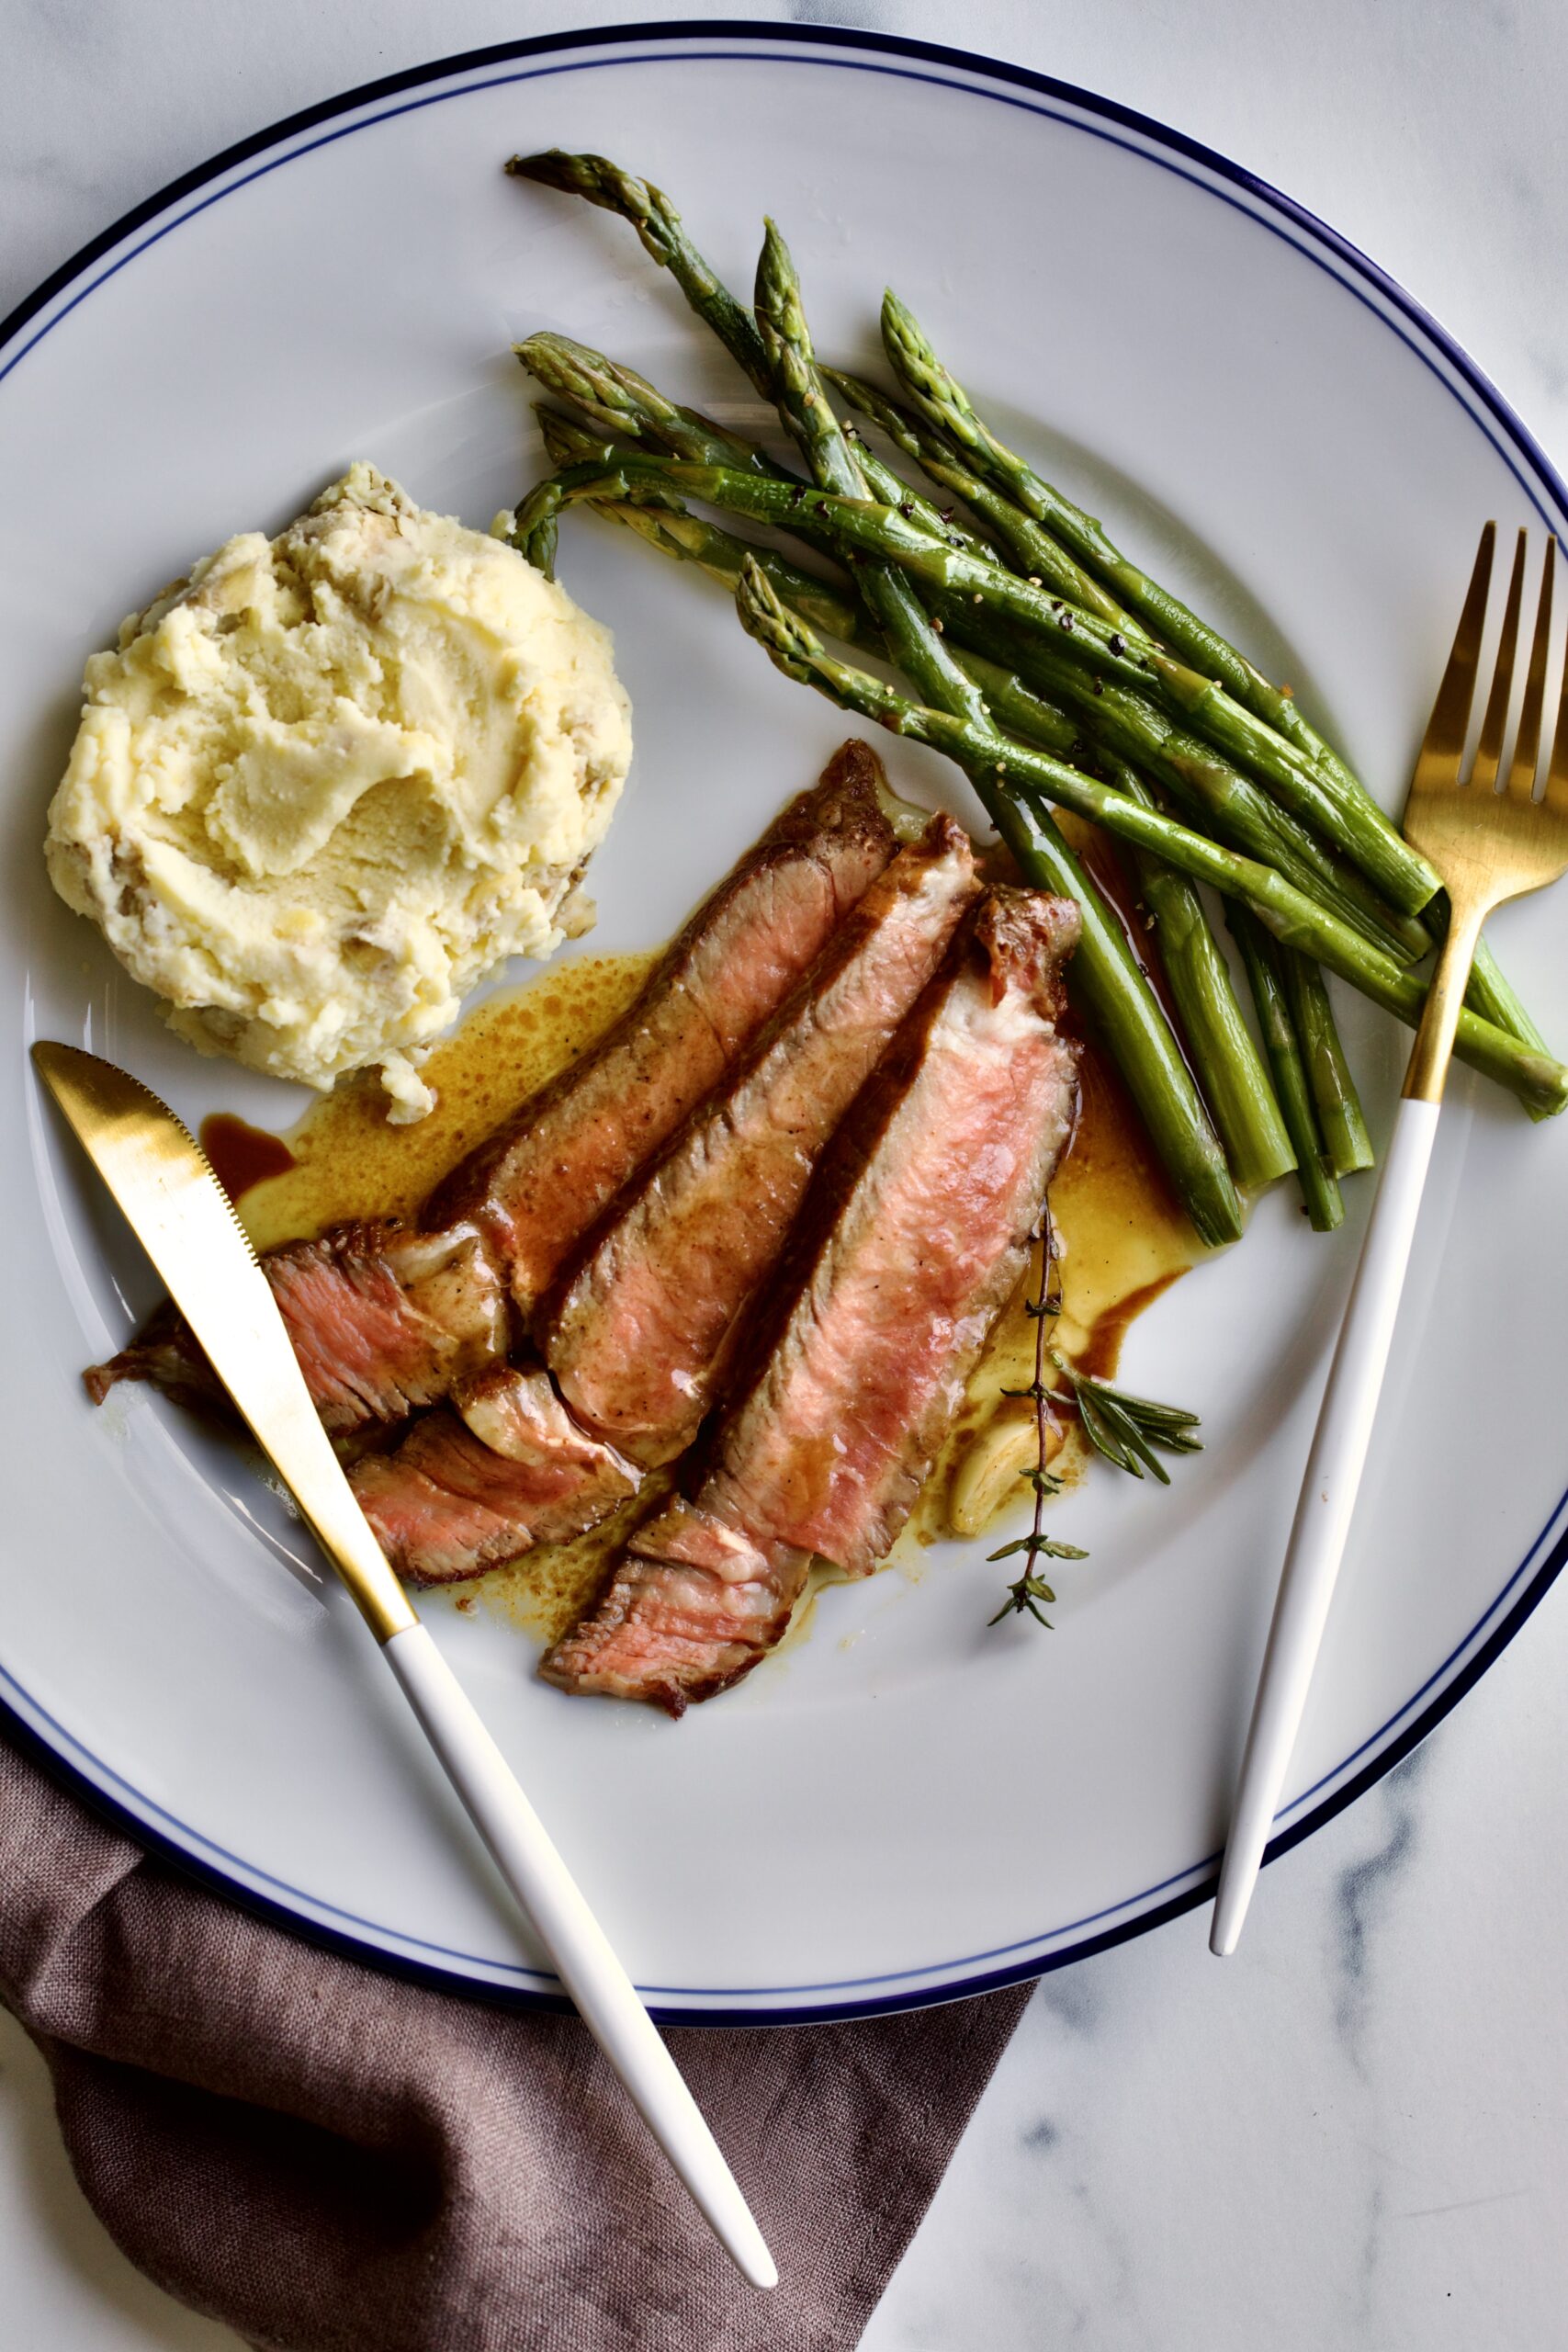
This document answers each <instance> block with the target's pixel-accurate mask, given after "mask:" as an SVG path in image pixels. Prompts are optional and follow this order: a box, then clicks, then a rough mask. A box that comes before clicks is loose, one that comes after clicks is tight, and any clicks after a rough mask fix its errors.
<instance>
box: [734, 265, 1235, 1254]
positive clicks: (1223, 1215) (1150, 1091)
mask: <svg viewBox="0 0 1568 2352" xmlns="http://www.w3.org/2000/svg"><path fill="white" fill-rule="evenodd" d="M757 323H758V326H759V327H760V329H761V335H762V341H763V344H764V345H765V346H766V349H767V352H768V356H769V360H770V362H771V363H772V366H773V384H774V392H775V397H776V398H777V401H778V403H779V410H780V413H781V415H782V416H783V417H784V423H785V424H786V425H787V426H788V427H789V429H790V431H791V432H792V434H793V435H795V440H796V441H797V443H798V444H799V447H800V448H801V451H802V453H803V455H804V456H805V458H806V459H807V464H808V465H809V466H810V469H811V471H812V473H813V474H814V475H815V477H816V479H817V480H818V482H820V483H821V484H822V485H823V487H824V488H827V489H832V490H835V491H838V492H840V493H841V494H842V495H844V496H847V497H849V498H853V497H855V496H856V495H857V494H858V493H863V491H864V488H865V482H864V477H863V474H862V471H861V466H860V458H859V453H858V452H857V451H856V450H855V449H854V448H852V447H851V445H850V442H849V440H848V438H847V436H846V435H845V433H844V430H843V427H842V426H841V425H840V423H839V421H838V419H837V417H836V416H835V415H834V413H833V410H832V405H831V403H830V402H829V399H828V395H827V392H826V390H825V389H824V387H823V384H822V381H821V379H820V377H819V376H818V371H817V364H816V356H815V354H814V352H813V349H812V345H811V336H810V332H809V330H808V328H807V322H806V312H805V308H804V305H803V303H802V300H801V295H800V283H799V279H798V277H797V276H796V274H795V265H794V262H793V261H792V259H791V257H790V253H789V248H788V246H787V245H786V244H785V243H784V239H783V237H782V236H781V235H780V234H779V232H778V230H777V229H776V228H775V227H774V225H773V222H772V221H771V220H770V221H769V222H768V224H767V229H766V234H765V236H764V240H763V244H762V253H761V260H760V262H759V264H758V269H757ZM856 584H857V586H858V588H859V590H860V594H861V595H862V597H863V599H864V601H865V603H866V605H868V606H869V607H870V609H871V612H872V614H873V616H874V618H875V619H876V620H877V621H878V622H879V623H880V624H881V626H882V628H884V630H885V631H886V639H887V649H888V651H889V653H890V655H891V656H892V658H893V660H894V661H896V662H898V663H899V665H900V666H901V667H902V668H903V669H904V670H905V671H906V672H907V673H908V674H909V675H910V676H911V677H912V678H913V679H914V680H915V682H916V684H917V685H918V686H919V688H920V690H921V692H922V693H924V694H925V695H926V696H927V698H928V700H929V701H931V703H932V704H933V705H935V706H936V707H938V708H940V709H942V711H944V712H946V713H948V714H950V715H951V716H952V717H953V718H954V719H956V720H957V721H959V722H960V723H967V724H970V725H976V726H988V725H989V723H990V722H989V718H988V716H987V710H986V705H985V701H984V699H983V697H982V695H981V694H980V692H979V689H978V687H977V686H976V684H975V682H974V680H973V679H972V678H971V677H970V676H969V675H968V674H967V673H965V672H964V670H962V669H961V668H960V667H959V665H958V663H957V662H955V661H954V659H953V655H952V654H951V653H950V652H949V651H948V650H947V648H946V646H945V645H944V644H943V643H942V638H941V635H940V633H939V632H936V631H934V630H933V629H932V628H931V620H930V617H929V616H928V615H927V613H926V610H925V607H924V605H922V604H921V603H920V601H919V596H918V595H917V594H916V593H915V590H914V586H913V583H912V582H910V580H909V579H908V576H907V574H905V573H904V572H903V571H899V570H897V568H896V567H894V566H892V565H887V566H884V565H881V564H875V563H863V564H862V565H861V566H860V567H859V570H858V571H857V573H856ZM981 797H982V798H985V797H986V796H985V795H984V794H982V796H981ZM987 809H991V803H990V801H989V800H987ZM991 813H992V814H993V817H994V818H995V819H996V820H997V821H998V831H1001V832H1002V834H1003V838H1004V839H1005V840H1007V841H1008V842H1009V846H1010V847H1011V848H1012V849H1013V853H1014V856H1015V858H1016V859H1017V862H1018V863H1019V865H1020V867H1021V870H1022V871H1023V872H1024V873H1025V874H1027V875H1028V876H1030V877H1031V878H1032V879H1034V880H1035V881H1036V882H1037V884H1040V885H1042V886H1043V887H1047V888H1052V889H1055V890H1059V891H1062V892H1064V893H1065V894H1066V895H1068V896H1070V897H1072V898H1074V899H1077V903H1078V909H1079V913H1080V917H1081V920H1082V931H1081V933H1080V937H1079V944H1078V949H1077V955H1076V956H1075V957H1074V969H1075V971H1076V972H1077V992H1078V995H1079V996H1080V998H1081V999H1082V1001H1084V1002H1085V1004H1086V1005H1087V1007H1088V1009H1089V1014H1090V1017H1091V1019H1093V1020H1094V1021H1095V1022H1096V1024H1097V1026H1098V1027H1099V1028H1100V1032H1101V1034H1102V1035H1103V1036H1104V1039H1105V1042H1106V1044H1107V1046H1109V1047H1110V1050H1111V1053H1112V1054H1113V1055H1114V1057H1115V1058H1116V1061H1117V1063H1118V1066H1119V1067H1120V1069H1121V1070H1122V1076H1123V1077H1124V1078H1125V1079H1126V1080H1127V1083H1128V1086H1129V1089H1130V1090H1131V1092H1132V1095H1133V1098H1134V1102H1135V1103H1137V1105H1138V1108H1139V1110H1140V1112H1141V1113H1142V1114H1143V1116H1144V1120H1145V1125H1146V1126H1147V1127H1148V1129H1149V1133H1150V1136H1151V1137H1152V1139H1153V1142H1154V1145H1155V1148H1156V1151H1157V1152H1158V1154H1159V1156H1160V1159H1161V1160H1162V1161H1163V1163H1164V1165H1165V1167H1166V1169H1167V1170H1168V1173H1169V1175H1170V1177H1171V1179H1172V1182H1174V1184H1175V1186H1176V1190H1177V1193H1178V1196H1179V1199H1180V1200H1181V1202H1182V1204H1183V1206H1184V1207H1185V1208H1186V1210H1187V1213H1188V1215H1189V1216H1190V1218H1191V1220H1192V1223H1193V1226H1194V1227H1195V1228H1196V1229H1197V1231H1198V1233H1199V1234H1200V1235H1201V1238H1203V1239H1204V1240H1205V1241H1207V1242H1209V1243H1211V1244H1218V1243H1221V1242H1225V1241H1233V1240H1235V1239H1237V1238H1239V1237H1240V1234H1241V1229H1242V1218H1241V1204H1240V1202H1239V1201H1238V1200H1237V1198H1236V1193H1235V1185H1234V1184H1233V1182H1231V1177H1230V1171H1229V1169H1228V1167H1227V1165H1226V1161H1225V1155H1224V1146H1223V1144H1222V1143H1221V1141H1220V1138H1219V1136H1217V1135H1216V1133H1215V1132H1214V1129H1213V1125H1212V1124H1211V1122H1210V1119H1209V1115H1208V1113H1207V1111H1206V1110H1205V1108H1204V1106H1203V1103H1202V1101H1201V1097H1200V1095H1199V1093H1198V1091H1197V1089H1196V1087H1195V1086H1194V1084H1193V1082H1192V1076H1191V1072H1190V1070H1189V1069H1188V1068H1187V1065H1186V1063H1185V1061H1184V1060H1183V1058H1182V1055H1181V1050H1180V1047H1179V1045H1178V1044H1177V1042H1176V1039H1175V1038H1174V1036H1173V1035H1171V1031H1170V1027H1169V1023H1168V1022H1167V1020H1166V1017H1165V1014H1164V1012H1163V1010H1162V1009H1161V1007H1160V1004H1159V1001H1158V1000H1157V999H1156V996H1155V994H1154V991H1153V989H1151V988H1150V986H1149V983H1148V978H1147V976H1146V974H1145V972H1144V970H1143V968H1142V967H1141V966H1140V965H1139V963H1138V960H1137V958H1136V956H1134V954H1133V952H1132V948H1131V945H1130V944H1129V942H1128V940H1127V936H1126V933H1125V932H1124V931H1123V930H1122V925H1121V924H1120V922H1118V921H1117V920H1116V917H1115V916H1114V914H1113V913H1112V912H1111V910H1110V909H1109V908H1107V907H1106V906H1105V904H1104V902H1103V900H1102V899H1101V897H1100V892H1099V891H1098V890H1097V889H1096V888H1095V886H1094V884H1093V882H1092V881H1091V879H1090V877H1089V874H1088V872H1087V870H1086V869H1085V867H1084V866H1083V865H1082V864H1081V863H1080V861H1079V860H1078V859H1077V857H1076V856H1075V855H1074V854H1073V852H1072V850H1071V849H1070V848H1069V846H1068V844H1067V843H1066V841H1064V839H1063V838H1062V835H1061V833H1060V831H1058V829H1057V827H1056V826H1055V823H1054V822H1053V820H1051V819H1050V818H1049V817H1047V816H1045V815H1044V813H1043V811H1037V812H1035V821H1034V822H1033V824H1032V825H1031V826H1030V827H1029V828H1028V830H1027V833H1026V832H1025V831H1024V829H1023V828H1021V827H1020V826H1019V825H1018V823H1017V822H1016V821H1015V820H1014V819H1013V815H1012V812H1010V811H1009V812H1007V813H1008V822H1007V823H1006V824H1003V823H1002V822H1001V821H1000V819H999V817H998V816H997V811H996V810H995V809H991ZM1086 949H1087V954H1086Z"/></svg>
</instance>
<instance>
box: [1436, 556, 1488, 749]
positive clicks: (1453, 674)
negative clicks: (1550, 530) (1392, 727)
mask: <svg viewBox="0 0 1568 2352" xmlns="http://www.w3.org/2000/svg"><path fill="white" fill-rule="evenodd" d="M1496 544H1497V526H1496V524H1495V523H1488V524H1487V526H1486V527H1485V529H1484V530H1483V532H1482V534H1481V545H1480V546H1479V547H1478V548H1477V549H1476V551H1475V569H1474V571H1472V573H1471V575H1470V586H1469V588H1468V590H1467V591H1466V592H1465V599H1464V610H1463V611H1462V612H1461V615H1460V616H1459V627H1458V628H1457V629H1456V630H1455V631H1454V642H1453V650H1452V652H1451V653H1450V655H1449V662H1448V667H1447V669H1446V670H1445V671H1444V672H1443V678H1442V684H1440V685H1439V686H1438V696H1437V700H1436V701H1435V702H1434V703H1433V705H1432V716H1431V718H1429V719H1428V720H1427V733H1426V737H1425V739H1424V741H1423V742H1422V745H1421V751H1422V756H1423V758H1427V757H1431V758H1435V759H1439V760H1451V761H1452V763H1453V765H1454V769H1455V771H1456V773H1457V771H1458V768H1459V763H1460V762H1461V759H1462V758H1463V757H1464V739H1465V736H1466V735H1467V733H1468V732H1469V730H1470V706H1471V703H1472V699H1473V697H1474V694H1475V673H1476V670H1477V668H1478V667H1479V666H1480V662H1481V639H1482V634H1483V630H1484V629H1485V627H1486V592H1487V590H1488V589H1489V588H1490V587H1491V585H1492V557H1493V553H1494V550H1495V547H1496Z"/></svg>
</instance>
